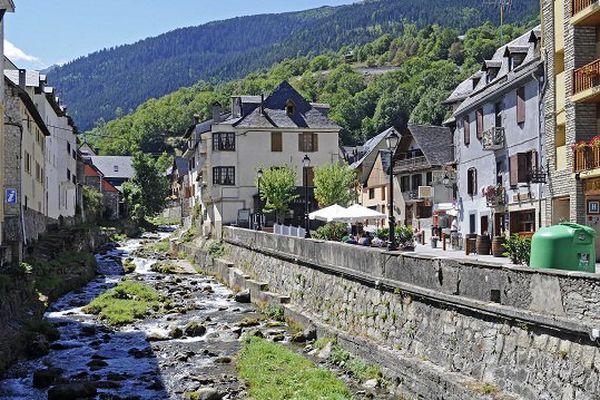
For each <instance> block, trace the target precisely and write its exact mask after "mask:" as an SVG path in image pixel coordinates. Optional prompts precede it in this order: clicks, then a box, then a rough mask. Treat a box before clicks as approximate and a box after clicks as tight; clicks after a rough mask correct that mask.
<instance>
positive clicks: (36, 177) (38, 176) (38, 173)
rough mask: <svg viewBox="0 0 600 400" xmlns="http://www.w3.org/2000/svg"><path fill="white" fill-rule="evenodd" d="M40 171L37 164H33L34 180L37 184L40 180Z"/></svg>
mask: <svg viewBox="0 0 600 400" xmlns="http://www.w3.org/2000/svg"><path fill="white" fill-rule="evenodd" d="M41 176H42V170H41V168H40V164H39V163H37V162H36V163H35V179H36V180H37V181H38V182H39V181H40V180H41Z"/></svg>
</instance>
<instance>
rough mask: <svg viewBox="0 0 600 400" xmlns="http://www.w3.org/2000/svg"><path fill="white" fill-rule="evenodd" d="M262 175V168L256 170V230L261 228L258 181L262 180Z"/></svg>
mask: <svg viewBox="0 0 600 400" xmlns="http://www.w3.org/2000/svg"><path fill="white" fill-rule="evenodd" d="M262 177H263V171H262V169H259V170H258V172H257V173H256V186H257V187H258V207H257V210H256V214H257V218H256V219H257V222H256V230H257V231H260V230H262V200H261V198H260V181H261V180H262Z"/></svg>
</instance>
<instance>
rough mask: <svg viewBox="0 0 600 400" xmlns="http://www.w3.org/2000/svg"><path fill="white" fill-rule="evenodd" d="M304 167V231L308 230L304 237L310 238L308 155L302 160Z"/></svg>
mask: <svg viewBox="0 0 600 400" xmlns="http://www.w3.org/2000/svg"><path fill="white" fill-rule="evenodd" d="M302 165H303V167H304V168H303V177H304V229H305V230H306V232H305V234H304V237H305V238H310V221H309V219H308V214H309V212H310V210H309V201H308V169H309V168H310V158H309V157H308V154H305V155H304V159H303V160H302Z"/></svg>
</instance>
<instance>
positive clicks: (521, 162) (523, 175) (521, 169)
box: [517, 153, 530, 183]
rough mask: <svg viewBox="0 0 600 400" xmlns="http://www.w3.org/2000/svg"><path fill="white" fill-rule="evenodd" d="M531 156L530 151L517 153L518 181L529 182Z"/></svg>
mask: <svg viewBox="0 0 600 400" xmlns="http://www.w3.org/2000/svg"><path fill="white" fill-rule="evenodd" d="M529 157H530V155H529V154H528V153H519V154H517V160H518V161H517V163H518V172H517V175H518V182H519V183H521V182H527V177H528V176H529V171H528V168H527V166H528V164H529V163H528V161H529Z"/></svg>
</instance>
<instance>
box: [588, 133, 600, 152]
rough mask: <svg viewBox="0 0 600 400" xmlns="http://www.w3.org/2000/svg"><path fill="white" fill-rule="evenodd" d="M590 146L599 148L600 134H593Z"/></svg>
mask: <svg viewBox="0 0 600 400" xmlns="http://www.w3.org/2000/svg"><path fill="white" fill-rule="evenodd" d="M590 147H592V148H595V149H599V148H600V135H598V136H594V137H593V138H592V140H590Z"/></svg>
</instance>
